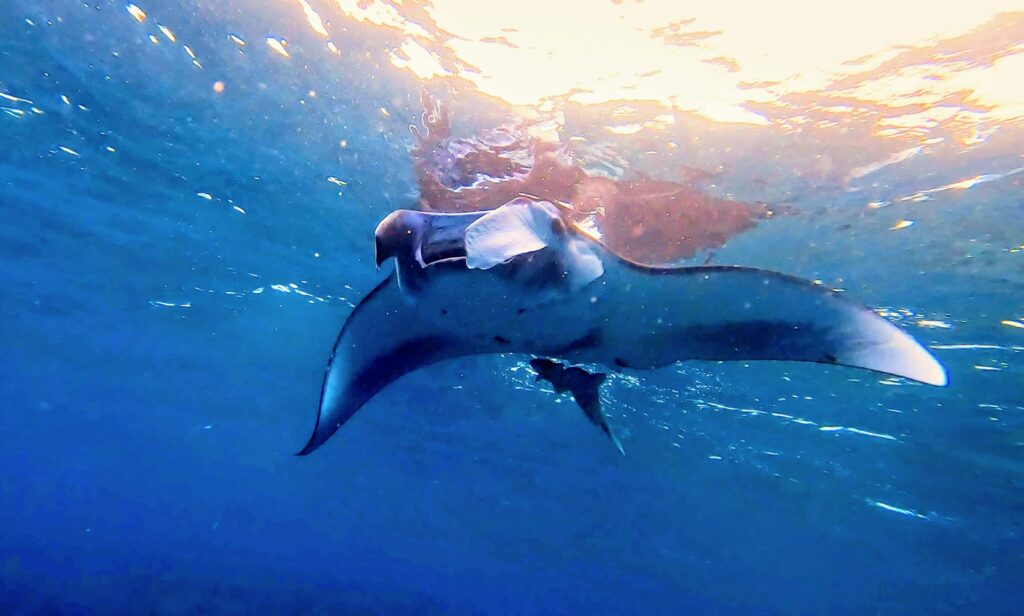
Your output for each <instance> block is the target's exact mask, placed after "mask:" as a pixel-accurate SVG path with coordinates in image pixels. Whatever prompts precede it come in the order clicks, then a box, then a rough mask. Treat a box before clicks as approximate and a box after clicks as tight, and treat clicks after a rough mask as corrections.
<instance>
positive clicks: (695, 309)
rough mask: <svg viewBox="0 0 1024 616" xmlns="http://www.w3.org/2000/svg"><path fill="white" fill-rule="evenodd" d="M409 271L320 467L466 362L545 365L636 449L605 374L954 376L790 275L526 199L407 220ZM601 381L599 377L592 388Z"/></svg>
mask: <svg viewBox="0 0 1024 616" xmlns="http://www.w3.org/2000/svg"><path fill="white" fill-rule="evenodd" d="M375 242H376V262H377V266H378V268H379V267H381V266H382V265H383V264H384V263H385V262H386V261H388V260H391V259H393V260H394V261H395V268H394V270H393V271H392V272H391V274H390V275H388V277H387V278H386V279H384V281H383V282H381V283H380V284H378V285H377V287H376V288H375V289H373V291H371V292H370V293H369V294H368V295H367V296H366V297H364V298H363V300H362V301H361V302H359V304H358V305H357V306H356V307H355V309H354V310H353V311H352V313H351V314H350V315H349V317H348V319H347V321H346V322H345V324H344V326H343V327H342V329H341V333H340V334H339V336H338V339H337V342H336V343H335V345H334V350H333V352H332V353H331V356H330V359H329V361H328V362H327V369H326V373H325V375H324V381H323V387H322V390H321V396H320V408H319V412H318V414H317V418H316V425H315V427H314V429H313V434H312V436H311V437H310V439H309V442H308V443H307V444H306V446H305V447H304V448H303V449H302V451H300V452H299V454H298V455H307V454H310V453H312V452H313V451H314V450H316V449H317V448H318V447H320V446H321V445H323V444H324V442H326V441H327V439H329V438H330V437H331V435H333V434H334V433H335V432H336V431H337V430H338V429H339V428H340V427H341V426H342V425H344V424H345V422H347V421H348V420H349V419H351V418H352V416H353V415H354V414H355V413H356V411H358V410H359V409H360V408H362V407H363V405H365V404H366V403H367V401H369V400H370V399H371V398H373V396H375V395H376V394H377V393H378V392H380V391H381V390H382V389H384V388H385V387H387V386H388V385H390V384H391V383H393V382H394V381H396V380H397V379H399V378H400V377H402V376H403V375H405V374H408V373H410V372H412V371H414V370H417V369H419V368H422V367H424V366H427V365H430V364H433V363H435V362H439V361H442V360H447V359H451V358H456V357H463V356H469V355H480V354H493V353H519V354H529V355H533V356H534V357H535V361H534V362H532V366H533V368H534V369H535V370H536V371H537V372H538V379H544V380H547V381H549V382H551V384H552V385H554V387H555V390H556V391H557V392H563V391H571V392H572V394H573V396H574V398H575V399H576V400H577V402H578V403H579V404H580V406H581V407H582V408H583V410H584V412H585V413H586V415H587V417H588V418H589V419H590V420H591V422H592V423H594V424H595V425H597V426H598V427H600V428H601V429H602V431H604V432H605V433H606V434H607V435H608V436H609V437H610V438H611V439H612V442H613V443H615V445H616V447H618V448H619V449H620V450H621V445H619V443H618V440H617V439H616V438H615V436H614V434H613V433H612V432H611V430H610V429H609V428H608V424H607V422H606V421H605V419H604V417H603V415H602V414H601V409H600V398H599V396H598V388H599V387H600V385H601V383H602V382H603V381H604V374H597V375H591V374H590V373H589V372H587V371H585V370H583V369H582V368H575V369H574V368H565V367H564V366H563V365H562V364H561V363H559V362H557V361H555V360H561V361H564V362H568V363H569V364H588V365H592V364H598V365H602V366H606V367H607V368H609V369H611V370H615V371H622V370H651V369H655V368H660V367H664V366H669V365H672V364H675V363H676V362H680V361H685V360H722V361H735V360H744V361H750V360H781V361H799V362H817V363H822V364H831V365H836V366H849V367H853V368H862V369H866V370H873V371H876V372H881V373H885V374H890V375H895V376H899V377H904V378H907V379H911V380H914V381H919V382H921V383H927V384H930V385H936V386H944V385H946V382H947V377H946V371H945V369H944V368H943V367H942V365H941V364H940V363H939V362H938V361H937V360H936V359H935V357H933V356H932V354H931V353H929V352H928V351H927V350H926V349H925V348H924V347H922V346H921V345H920V344H918V343H917V342H916V341H915V340H914V339H913V338H912V337H911V336H910V335H908V334H907V333H906V332H904V331H903V330H901V329H900V328H899V327H897V326H896V325H894V324H893V323H890V322H889V321H887V320H886V319H884V318H883V317H881V316H879V315H878V314H876V313H875V312H874V311H872V310H871V309H869V308H866V307H864V306H862V305H860V304H857V303H854V302H852V301H850V300H848V299H846V298H845V297H844V296H843V295H840V294H839V293H837V292H835V291H833V290H830V289H828V288H826V287H824V286H821V285H818V284H815V283H812V282H810V281H807V280H803V279H800V278H796V277H794V276H790V275H787V274H781V273H777V272H773V271H768V270H762V269H755V268H751V267H739V266H721V265H711V266H700V267H653V266H647V265H642V264H639V263H635V262H633V261H630V260H629V259H626V258H623V257H621V256H619V255H616V254H615V253H613V252H612V251H611V250H609V249H608V248H606V247H605V246H604V245H603V244H602V243H601V242H600V240H599V239H598V238H596V237H594V236H593V235H591V234H589V233H587V232H585V231H584V230H582V229H580V228H577V227H576V226H574V225H572V224H567V223H566V219H565V218H564V217H563V216H562V214H561V211H560V210H559V207H558V206H556V205H554V204H552V203H550V202H546V201H539V200H532V199H525V198H518V199H515V200H513V201H510V202H508V203H506V204H505V205H503V206H501V207H499V208H497V209H493V210H489V211H485V212H469V213H458V214H442V213H430V212H421V211H413V210H398V211H395V212H392V213H391V214H390V215H388V216H387V217H386V218H385V219H384V220H383V221H381V223H380V225H379V226H378V227H377V230H376V233H375ZM588 377H589V378H588Z"/></svg>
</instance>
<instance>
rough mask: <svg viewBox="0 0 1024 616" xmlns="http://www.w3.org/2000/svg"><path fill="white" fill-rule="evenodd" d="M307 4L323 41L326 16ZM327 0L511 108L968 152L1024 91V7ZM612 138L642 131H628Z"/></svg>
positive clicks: (412, 67) (409, 54) (878, 0)
mask: <svg viewBox="0 0 1024 616" xmlns="http://www.w3.org/2000/svg"><path fill="white" fill-rule="evenodd" d="M298 2H299V4H300V6H301V7H302V9H303V11H304V12H305V15H306V20H307V21H308V22H309V25H310V27H311V28H312V29H313V30H314V31H315V32H316V33H317V34H319V35H320V36H327V26H326V25H325V22H324V20H323V19H322V18H321V16H320V14H319V13H317V12H316V10H314V8H313V7H312V6H311V5H310V3H309V2H308V1H307V0H298ZM334 4H335V5H336V8H337V9H339V10H340V12H341V14H342V15H344V16H346V17H348V18H351V19H353V20H355V21H357V22H361V23H368V24H372V25H376V26H381V27H383V28H385V29H388V30H392V31H397V32H399V33H401V34H403V35H405V36H406V38H405V40H404V41H402V42H400V43H399V44H398V48H397V49H393V50H392V51H391V52H390V59H391V61H392V63H393V64H395V65H396V66H398V67H400V68H404V69H407V70H409V71H411V72H412V73H414V74H415V75H417V76H418V77H420V78H422V79H430V78H437V77H445V78H448V77H455V78H457V79H459V80H463V81H465V82H468V83H471V84H472V85H473V86H474V87H476V88H478V89H479V90H480V91H482V92H483V93H485V94H488V95H491V96H495V97H498V98H500V99H502V100H504V101H506V102H508V103H510V104H512V105H529V106H536V105H539V104H541V103H543V102H544V101H546V100H551V99H553V98H559V99H561V98H565V99H567V100H571V101H574V102H579V103H583V104H597V103H604V102H610V101H617V100H648V101H657V102H658V103H660V104H662V105H665V106H669V107H675V108H678V109H682V110H691V111H695V112H698V113H700V114H702V115H704V116H706V117H709V118H711V119H714V120H718V121H724V122H745V123H753V124H768V123H777V124H779V125H780V126H783V127H789V130H796V127H797V126H803V125H807V124H813V125H814V126H816V127H819V128H829V127H838V126H841V124H842V123H843V122H848V121H850V120H851V119H854V120H859V121H866V122H870V123H873V124H874V125H875V134H876V135H877V136H880V137H892V136H898V135H904V134H907V133H911V134H912V133H914V132H918V133H920V132H921V131H927V130H930V129H933V128H935V127H936V126H939V125H945V124H950V125H957V126H961V128H962V130H961V132H963V133H964V136H963V137H962V140H964V142H965V143H966V142H969V141H970V140H971V139H973V138H976V135H973V133H970V131H973V130H974V128H973V127H974V126H976V125H977V124H979V123H981V122H986V121H987V122H992V121H1009V120H1016V119H1020V118H1021V117H1024V80H1021V79H1019V78H1015V75H1017V76H1019V75H1020V74H1022V73H1024V45H1022V44H1021V40H1022V33H1024V12H1003V11H1013V10H1014V9H1018V10H1019V8H1020V6H1019V2H1016V1H1011V0H978V2H975V3H972V4H971V5H970V7H969V9H967V8H966V7H960V6H955V5H948V6H945V7H938V6H936V5H934V3H930V2H929V3H926V2H923V1H920V0H915V1H909V2H901V3H891V2H887V1H883V0H868V1H867V2H864V3H860V4H857V5H856V6H854V5H849V6H843V5H829V6H809V5H807V3H804V2H799V1H798V0H784V1H781V2H775V3H768V4H760V5H756V4H755V5H751V4H750V3H747V2H740V0H729V1H725V2H715V3H710V2H707V3H698V4H686V5H683V4H680V3H678V2H674V1H673V0H648V1H646V2H642V3H640V2H638V3H617V2H589V3H587V4H586V5H585V6H584V5H583V4H582V3H579V2H563V3H552V2H546V1H542V0H523V1H521V2H517V3H516V4H515V6H514V10H512V9H511V8H510V9H508V10H496V9H495V6H494V5H493V4H490V3H482V2H477V1H476V0H434V1H433V2H431V3H427V4H422V5H421V4H417V3H408V2H405V3H403V2H399V1H397V0H396V1H394V2H388V1H386V0H362V1H360V0H335V2H334ZM321 6H323V5H321ZM1001 12H1002V13H1001ZM133 14H134V13H133ZM566 24H576V25H577V26H576V27H566ZM278 51H279V53H280V50H278ZM331 51H332V52H335V53H337V52H336V48H335V47H332V48H331ZM808 95H813V96H808ZM823 114H824V115H823ZM614 130H615V132H618V133H619V134H632V133H635V132H639V129H638V128H637V127H635V126H633V124H632V123H624V124H622V125H621V126H620V127H618V128H617V129H614ZM972 135H973V136H972Z"/></svg>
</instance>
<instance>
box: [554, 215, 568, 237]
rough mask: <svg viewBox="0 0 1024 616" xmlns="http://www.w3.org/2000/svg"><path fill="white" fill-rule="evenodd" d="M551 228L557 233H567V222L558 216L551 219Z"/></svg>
mask: <svg viewBox="0 0 1024 616" xmlns="http://www.w3.org/2000/svg"><path fill="white" fill-rule="evenodd" d="M551 230H552V231H554V232H555V234H556V235H562V234H563V233H565V223H564V222H562V219H561V218H556V219H554V220H552V221H551Z"/></svg>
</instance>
